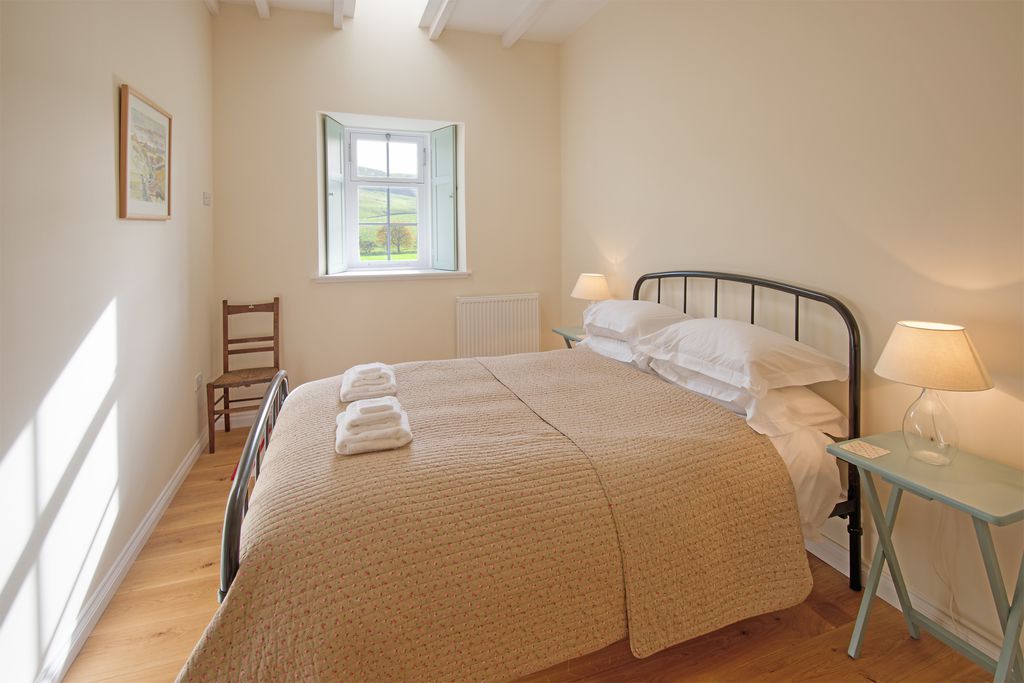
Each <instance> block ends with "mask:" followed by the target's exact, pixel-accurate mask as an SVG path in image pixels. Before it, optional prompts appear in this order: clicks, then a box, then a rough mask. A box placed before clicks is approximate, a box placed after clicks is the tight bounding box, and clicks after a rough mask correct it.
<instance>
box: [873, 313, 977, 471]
mask: <svg viewBox="0 0 1024 683" xmlns="http://www.w3.org/2000/svg"><path fill="white" fill-rule="evenodd" d="M875 374H877V375H879V376H881V377H884V378H886V379H891V380H893V381H894V382H900V383H902V384H909V385H911V386H915V387H921V395H920V396H918V397H917V400H916V401H914V402H913V403H911V404H910V407H909V408H907V414H906V415H905V416H904V417H903V439H904V441H905V442H906V444H907V451H908V452H909V453H910V454H911V455H912V456H913V457H915V458H917V459H918V460H922V461H924V462H927V463H930V464H932V465H948V464H949V463H950V462H952V460H953V457H954V456H955V455H956V452H957V448H958V446H959V438H958V435H957V430H956V422H955V421H954V420H953V415H952V414H951V413H950V412H949V409H948V408H946V406H945V404H944V403H943V402H942V399H941V398H939V394H938V393H937V392H936V390H941V391H984V390H985V389H991V388H992V379H991V378H990V377H989V376H988V372H987V371H986V370H985V366H984V365H983V364H982V362H981V358H980V357H979V356H978V352H977V350H976V349H975V348H974V344H972V343H971V338H970V337H969V336H968V335H967V330H965V329H964V328H963V327H962V326H961V325H946V324H944V323H926V322H916V321H911V320H901V321H900V322H898V323H896V327H894V328H893V331H892V334H891V335H890V336H889V341H887V342H886V343H885V348H884V349H882V355H881V356H880V357H879V359H878V364H877V365H876V366H875Z"/></svg>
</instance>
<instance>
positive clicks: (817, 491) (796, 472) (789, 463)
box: [656, 375, 845, 539]
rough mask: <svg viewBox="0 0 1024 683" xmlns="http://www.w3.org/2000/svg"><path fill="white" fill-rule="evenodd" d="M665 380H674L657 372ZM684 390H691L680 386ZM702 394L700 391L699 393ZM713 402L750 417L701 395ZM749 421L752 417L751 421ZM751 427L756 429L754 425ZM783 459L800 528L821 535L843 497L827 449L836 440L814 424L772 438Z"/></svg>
mask: <svg viewBox="0 0 1024 683" xmlns="http://www.w3.org/2000/svg"><path fill="white" fill-rule="evenodd" d="M656 376H657V377H660V378H661V379H662V380H664V381H665V382H668V383H669V384H672V385H673V386H678V385H676V384H675V383H674V382H671V381H669V380H668V379H666V378H664V377H661V375H656ZM679 389H680V391H691V390H690V389H686V388H683V387H679ZM697 393H699V392H697ZM700 395H701V396H704V398H706V399H708V400H709V401H711V402H713V403H717V404H718V405H720V406H722V407H723V408H725V409H727V410H729V411H731V412H733V413H735V414H737V415H739V416H740V417H743V418H744V419H745V418H746V414H745V413H743V412H740V411H738V410H737V409H736V407H735V406H733V405H731V404H729V403H727V402H725V401H720V400H718V399H716V398H713V397H711V396H707V395H705V394H700ZM748 424H749V420H748ZM751 429H754V428H753V427H751ZM754 431H758V430H756V429H755V430H754ZM768 438H769V440H771V442H772V445H773V446H775V450H776V451H778V453H779V456H780V457H781V458H782V461H783V462H785V463H786V469H787V470H789V476H790V478H791V479H792V480H793V488H794V489H795V490H796V503H797V508H798V509H799V512H800V528H801V530H802V531H803V534H804V538H806V539H819V538H821V526H822V525H823V524H824V523H825V521H826V520H827V519H828V516H829V513H831V512H832V508H833V507H835V505H836V503H838V502H840V501H841V500H843V496H844V495H845V494H844V492H843V485H842V481H841V480H840V477H839V466H838V465H837V464H836V460H835V458H833V457H832V456H830V455H829V454H828V453H827V452H826V451H825V446H827V445H829V444H830V443H832V439H831V438H829V437H828V436H827V435H825V434H824V433H823V432H821V431H818V430H817V429H813V428H810V427H805V428H803V429H798V430H796V431H795V432H790V433H789V434H783V435H782V436H773V437H768Z"/></svg>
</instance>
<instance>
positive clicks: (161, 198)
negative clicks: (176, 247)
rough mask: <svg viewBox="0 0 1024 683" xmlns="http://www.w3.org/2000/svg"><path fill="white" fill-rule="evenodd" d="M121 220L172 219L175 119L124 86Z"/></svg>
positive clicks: (122, 100)
mask: <svg viewBox="0 0 1024 683" xmlns="http://www.w3.org/2000/svg"><path fill="white" fill-rule="evenodd" d="M120 169H121V170H120V202H119V207H118V215H119V216H120V217H121V218H135V219H142V220H153V221H165V220H168V219H169V218H170V217H171V115H170V114H168V113H167V112H166V111H164V110H163V109H161V108H160V107H159V106H157V104H156V103H155V102H153V101H152V100H150V99H148V98H146V97H143V96H142V95H141V94H140V93H138V92H136V91H135V90H134V89H133V88H132V87H131V86H129V85H127V84H122V85H121V166H120Z"/></svg>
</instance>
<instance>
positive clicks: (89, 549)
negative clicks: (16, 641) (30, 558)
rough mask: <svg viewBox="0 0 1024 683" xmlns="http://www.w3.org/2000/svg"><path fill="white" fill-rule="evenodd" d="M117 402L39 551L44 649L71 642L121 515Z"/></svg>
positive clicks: (40, 619) (41, 622) (40, 626)
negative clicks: (119, 513) (56, 643)
mask: <svg viewBox="0 0 1024 683" xmlns="http://www.w3.org/2000/svg"><path fill="white" fill-rule="evenodd" d="M117 456H118V452H117V406H116V405H115V406H114V407H113V408H112V409H111V410H110V414H109V415H108V416H107V419H106V421H105V422H104V423H103V427H102V428H101V429H100V432H99V434H98V435H97V437H96V440H95V441H94V442H93V445H92V448H91V449H90V450H89V454H88V455H87V456H86V460H85V463H84V464H83V465H82V469H81V470H80V471H79V473H78V476H77V477H75V481H74V484H72V487H71V491H70V492H69V493H68V496H67V498H65V499H64V503H63V505H61V508H60V512H58V513H57V517H56V519H54V522H53V526H51V527H50V531H49V533H48V534H47V535H46V540H45V541H44V542H43V547H42V549H41V550H40V553H39V565H38V566H39V580H40V584H41V585H42V586H43V587H44V590H43V591H41V592H40V594H39V622H40V623H39V628H40V633H41V635H42V642H43V649H44V651H45V650H46V649H48V646H49V644H50V643H52V642H58V643H61V642H67V640H68V636H70V635H71V630H72V629H73V628H74V627H75V624H76V622H77V617H78V614H79V612H80V610H81V608H82V605H83V604H84V603H85V598H86V596H87V593H88V589H89V588H90V587H91V586H92V582H93V579H94V578H95V571H96V565H97V564H99V561H100V556H101V555H102V553H103V550H104V548H105V547H106V544H107V539H108V537H109V536H110V530H111V528H112V527H113V525H114V521H115V520H116V519H117V510H118V501H117V475H118V469H117V465H118V462H117V460H118V457H117Z"/></svg>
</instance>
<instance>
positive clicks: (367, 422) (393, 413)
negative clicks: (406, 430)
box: [338, 396, 404, 434]
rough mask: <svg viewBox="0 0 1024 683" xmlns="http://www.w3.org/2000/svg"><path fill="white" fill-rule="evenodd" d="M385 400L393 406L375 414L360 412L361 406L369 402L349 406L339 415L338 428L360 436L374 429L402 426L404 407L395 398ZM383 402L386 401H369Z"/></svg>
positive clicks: (388, 406) (359, 402)
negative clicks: (389, 401)
mask: <svg viewBox="0 0 1024 683" xmlns="http://www.w3.org/2000/svg"><path fill="white" fill-rule="evenodd" d="M385 398H387V399H390V400H391V401H392V402H393V405H391V404H388V405H387V407H386V410H381V411H378V412H373V413H361V411H360V408H361V406H362V405H363V404H365V403H367V402H368V401H355V402H353V403H350V404H348V408H346V409H345V410H344V411H343V412H341V413H340V414H339V415H338V427H340V428H341V429H344V430H346V431H348V432H350V433H352V434H359V433H362V432H365V431H369V430H372V429H385V428H387V427H397V426H398V425H399V424H401V421H402V415H403V414H404V413H403V411H402V407H401V406H400V405H398V401H397V400H395V398H394V397H392V396H386V397H385ZM382 400H384V399H369V401H382Z"/></svg>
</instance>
